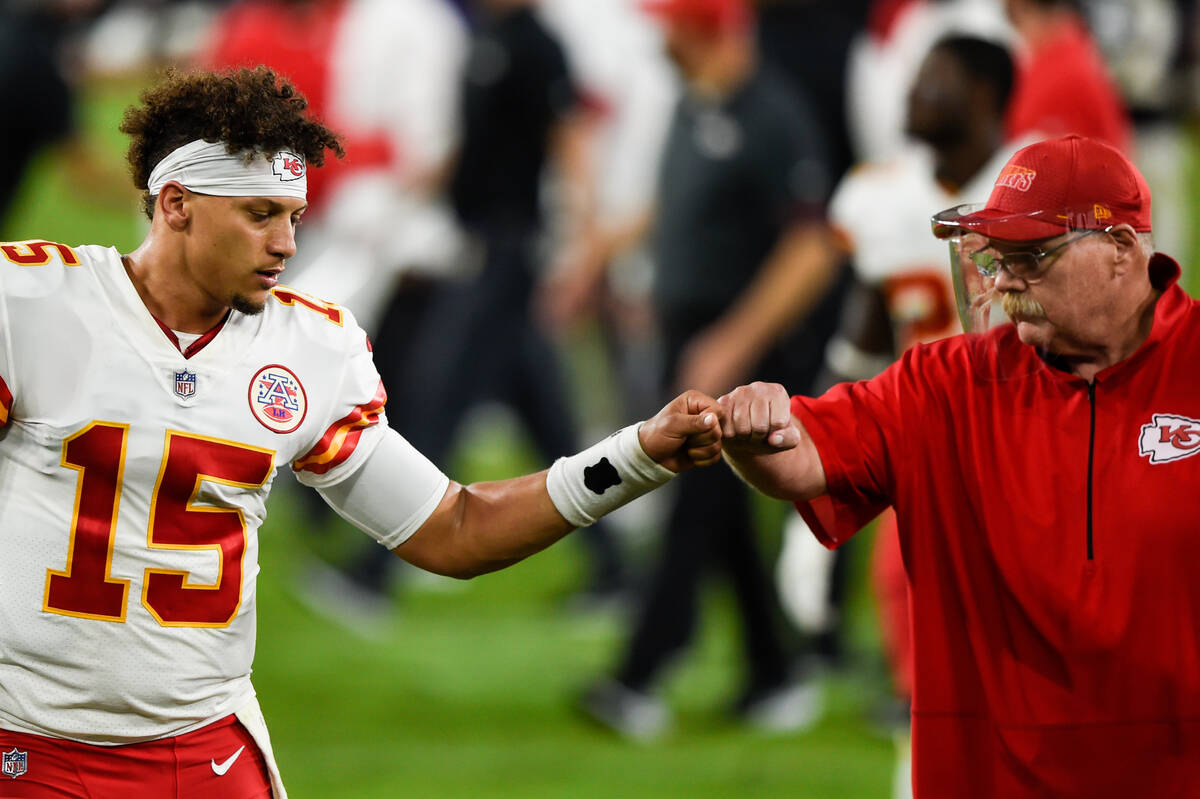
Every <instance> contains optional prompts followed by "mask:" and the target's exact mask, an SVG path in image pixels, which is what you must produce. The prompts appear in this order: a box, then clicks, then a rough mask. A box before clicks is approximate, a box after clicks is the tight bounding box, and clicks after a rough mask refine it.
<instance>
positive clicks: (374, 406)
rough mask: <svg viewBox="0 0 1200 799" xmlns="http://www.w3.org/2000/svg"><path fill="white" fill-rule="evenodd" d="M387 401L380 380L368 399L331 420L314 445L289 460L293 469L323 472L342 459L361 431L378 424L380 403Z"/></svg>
mask: <svg viewBox="0 0 1200 799" xmlns="http://www.w3.org/2000/svg"><path fill="white" fill-rule="evenodd" d="M386 403H387V392H386V391H385V390H384V388H383V381H382V380H381V381H379V388H378V389H376V391H375V396H374V397H372V398H371V401H370V402H368V403H366V404H365V405H359V406H357V407H355V408H354V410H352V411H350V413H349V414H347V415H346V416H344V417H342V418H341V419H338V420H337V421H336V422H334V423H333V424H331V425H330V426H329V429H328V430H326V431H325V435H323V436H321V440H320V441H318V442H317V444H316V446H314V447H313V448H312V449H310V450H309V451H308V452H307V453H305V454H304V455H303V456H301V457H300V458H299V459H298V460H297V461H296V462H295V463H293V464H292V469H293V471H297V472H300V471H306V472H311V473H313V474H325V472H327V471H329V470H330V469H332V468H334V467H335V466H337V465H338V464H341V463H344V462H345V461H346V459H347V458H349V457H350V456H351V455H353V454H354V448H355V447H357V446H358V439H359V437H360V436H361V435H362V431H363V430H365V429H366V428H368V427H371V426H372V425H376V424H379V417H380V416H381V415H382V414H383V406H384V405H385V404H386Z"/></svg>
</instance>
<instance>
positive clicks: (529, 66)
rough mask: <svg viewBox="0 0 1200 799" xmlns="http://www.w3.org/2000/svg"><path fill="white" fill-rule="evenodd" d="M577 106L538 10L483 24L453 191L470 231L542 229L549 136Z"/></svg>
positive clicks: (471, 66)
mask: <svg viewBox="0 0 1200 799" xmlns="http://www.w3.org/2000/svg"><path fill="white" fill-rule="evenodd" d="M575 101H576V93H575V90H574V88H573V86H572V83H571V79H570V75H569V73H568V71H567V62H566V57H565V56H564V54H563V50H562V47H561V46H559V44H558V42H556V41H555V40H554V39H553V38H552V37H551V35H550V34H549V33H548V32H547V31H546V29H545V28H544V27H543V26H542V24H541V22H539V21H538V18H537V16H536V15H535V14H534V12H533V11H532V9H530V8H519V9H517V10H514V11H511V12H508V13H506V14H503V15H501V16H497V17H494V18H491V19H489V20H487V21H486V22H485V23H484V24H483V26H482V27H481V28H480V29H479V31H478V33H477V34H476V35H475V37H474V40H473V42H472V44H471V52H470V56H469V58H468V63H467V69H466V75H465V77H464V81H463V92H462V113H463V140H462V151H461V153H460V155H459V160H458V166H457V168H456V170H455V174H454V177H453V179H452V182H451V189H450V192H451V197H452V200H453V203H454V208H455V210H456V211H457V213H458V215H459V218H460V219H461V220H462V222H463V223H464V224H465V225H466V226H467V227H469V228H473V229H476V230H485V231H494V230H500V231H504V232H515V231H528V230H532V229H534V228H536V227H537V225H538V223H539V222H540V217H541V214H540V206H539V197H538V187H539V185H540V179H541V172H542V167H543V165H544V164H545V161H546V154H547V152H548V150H549V144H550V142H549V138H550V133H551V131H552V129H553V127H554V125H555V123H557V122H558V121H559V119H561V118H562V116H563V115H564V114H565V113H566V112H567V111H568V110H569V109H570V108H571V107H572V106H573V105H574V104H575Z"/></svg>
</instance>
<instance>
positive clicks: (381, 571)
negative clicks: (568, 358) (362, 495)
mask: <svg viewBox="0 0 1200 799" xmlns="http://www.w3.org/2000/svg"><path fill="white" fill-rule="evenodd" d="M464 11H465V13H466V14H467V15H468V18H469V20H470V23H471V26H472V32H471V35H470V40H469V44H468V50H467V55H466V58H465V59H464V60H463V63H462V69H461V71H460V74H459V75H458V77H457V79H456V81H455V85H456V89H455V90H454V91H452V92H451V93H450V96H451V97H453V98H454V99H455V104H456V106H455V107H456V113H457V119H458V123H459V129H458V136H457V145H456V147H455V148H454V151H453V152H452V153H451V156H450V158H449V159H448V160H447V162H446V167H445V169H444V171H443V173H442V174H441V175H440V176H439V177H440V180H439V181H438V183H437V186H438V188H439V189H440V190H442V191H443V192H444V193H445V197H446V200H447V202H448V204H449V207H450V208H451V209H452V213H453V216H454V221H455V224H456V225H457V226H458V227H459V228H461V230H462V231H463V232H464V234H465V235H466V236H467V237H468V239H469V241H470V245H471V247H472V248H473V251H474V252H475V253H477V263H475V264H474V267H473V268H471V269H468V270H465V271H463V272H461V273H459V274H455V275H449V276H446V277H445V279H436V280H432V281H424V282H422V283H421V284H420V285H419V286H416V287H414V290H413V292H412V293H410V294H409V295H408V296H407V297H406V298H404V299H405V301H395V302H392V303H391V304H390V306H389V307H388V308H387V310H386V312H385V313H384V314H383V317H382V320H381V323H380V326H379V329H378V334H377V337H376V352H377V356H376V357H377V359H379V360H380V361H381V362H382V363H381V366H380V369H381V372H382V373H383V375H384V380H385V384H386V385H387V386H388V388H389V391H392V390H393V387H395V389H394V390H395V391H396V392H397V395H398V396H397V399H396V400H394V401H393V406H394V407H396V411H395V412H394V415H393V418H394V419H395V424H396V425H397V427H398V428H399V429H400V430H401V431H402V432H403V433H404V435H405V436H406V437H407V438H408V439H409V440H410V441H412V442H414V445H415V446H419V447H423V448H424V449H423V451H424V452H425V453H426V455H427V456H428V457H429V458H430V459H431V460H433V461H434V462H435V463H437V464H441V465H442V466H443V467H445V466H446V464H447V461H448V459H449V456H450V454H451V453H452V451H453V446H454V444H455V443H456V436H455V434H456V432H457V431H459V430H460V428H461V427H462V424H463V422H464V421H465V420H466V418H467V416H468V414H469V412H470V411H471V410H473V409H475V408H477V407H479V406H480V405H482V404H483V403H488V402H498V403H501V404H503V405H505V406H507V407H509V408H511V409H512V410H513V411H514V412H515V413H516V415H517V416H518V418H519V419H520V421H521V422H522V424H523V426H524V429H525V430H526V431H527V432H528V433H529V435H530V437H531V439H532V440H533V443H534V445H535V447H536V449H537V452H538V456H539V457H540V458H541V460H542V461H543V462H544V463H545V464H549V463H550V462H551V461H553V460H554V459H555V458H557V457H559V456H562V455H565V454H569V453H570V452H573V451H575V450H576V449H578V447H577V446H576V444H577V435H576V430H575V418H574V409H573V406H572V405H571V403H570V402H569V401H568V395H567V392H566V386H565V383H564V376H563V374H562V370H561V366H560V363H559V360H558V356H557V353H556V351H555V350H554V348H553V346H552V345H551V343H550V341H549V340H548V339H547V338H546V336H545V334H544V333H543V332H542V330H541V329H540V327H539V326H538V324H537V323H536V320H535V318H534V316H533V313H532V296H533V291H534V287H535V285H536V282H537V280H538V278H539V274H540V271H541V265H540V261H541V259H542V252H541V250H540V246H541V243H542V237H543V236H544V234H545V232H546V219H545V210H544V197H543V193H542V186H543V182H544V181H545V180H546V179H547V172H548V171H551V172H553V173H554V174H556V175H557V176H559V177H560V178H561V183H562V185H563V187H564V189H563V192H562V195H561V196H562V202H563V206H564V207H563V213H565V214H567V215H568V216H570V217H574V216H575V215H579V214H584V213H586V212H587V211H586V206H585V203H587V202H588V201H589V199H590V196H591V190H590V188H589V182H590V180H591V177H590V174H589V173H588V159H587V148H588V146H589V136H590V125H591V119H590V112H589V110H588V108H587V106H586V102H585V98H584V97H583V96H582V95H581V93H580V91H579V88H578V86H577V85H576V83H575V81H574V79H573V77H572V74H571V71H570V68H569V65H568V62H567V59H566V56H565V54H564V52H563V49H562V46H561V45H560V43H559V42H558V40H557V39H556V37H554V36H553V35H552V34H551V33H550V32H549V31H548V30H547V28H546V26H545V25H544V24H543V22H542V21H541V20H540V18H539V15H538V13H537V11H536V3H535V2H533V1H532V0H478V2H472V3H468V4H466V7H465V9H464ZM567 225H568V227H571V226H572V225H573V223H567ZM580 540H581V541H582V542H583V544H584V546H585V547H586V551H587V558H586V568H587V569H588V574H587V575H586V576H585V578H584V579H585V584H584V586H583V589H582V592H583V595H584V598H581V600H580V601H581V603H584V604H586V603H587V602H591V601H595V602H603V601H604V600H605V599H606V598H607V597H609V596H611V595H613V594H615V593H618V592H619V591H621V589H622V588H623V580H624V573H623V566H624V564H623V560H622V553H621V550H620V545H619V542H618V541H617V540H616V538H615V536H614V535H613V533H612V528H611V527H610V526H609V525H608V524H607V523H604V522H601V523H599V524H596V525H592V526H590V527H588V528H587V529H586V530H583V531H581V535H580ZM393 568H394V559H393V558H390V557H389V556H388V553H387V552H380V551H379V550H378V548H377V547H368V548H366V549H365V550H363V551H362V553H361V554H360V555H358V556H355V557H353V558H352V559H351V562H350V563H349V564H348V565H347V567H346V568H345V569H344V571H343V574H342V577H343V578H345V579H343V580H342V581H341V583H342V584H341V585H340V586H338V587H337V589H336V590H338V591H340V592H341V593H343V594H352V595H355V596H358V597H375V598H376V599H377V600H378V601H376V602H374V603H362V604H364V606H369V605H370V604H374V605H376V606H378V607H382V606H385V605H386V603H387V601H388V590H389V580H390V576H391V574H392V571H393ZM347 581H348V582H347Z"/></svg>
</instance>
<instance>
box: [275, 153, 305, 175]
mask: <svg viewBox="0 0 1200 799" xmlns="http://www.w3.org/2000/svg"><path fill="white" fill-rule="evenodd" d="M271 171H272V172H274V173H275V174H276V175H278V176H279V179H280V180H281V181H284V182H289V181H293V180H299V179H300V178H302V177H304V158H302V157H301V156H299V155H296V154H295V153H290V152H288V151H287V150H280V151H279V152H277V153H275V159H274V160H273V161H272V162H271Z"/></svg>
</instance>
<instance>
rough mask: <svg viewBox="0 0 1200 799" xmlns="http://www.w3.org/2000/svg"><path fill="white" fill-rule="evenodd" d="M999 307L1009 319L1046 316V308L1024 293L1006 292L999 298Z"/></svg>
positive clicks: (1043, 317)
mask: <svg viewBox="0 0 1200 799" xmlns="http://www.w3.org/2000/svg"><path fill="white" fill-rule="evenodd" d="M1000 307H1001V308H1002V309H1004V313H1005V314H1006V315H1007V316H1008V318H1009V319H1018V318H1021V319H1045V318H1046V309H1045V308H1043V307H1042V304H1041V303H1040V302H1038V301H1037V300H1035V299H1033V298H1032V297H1028V296H1026V295H1024V294H1016V293H1006V294H1005V295H1004V296H1002V297H1001V298H1000Z"/></svg>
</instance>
